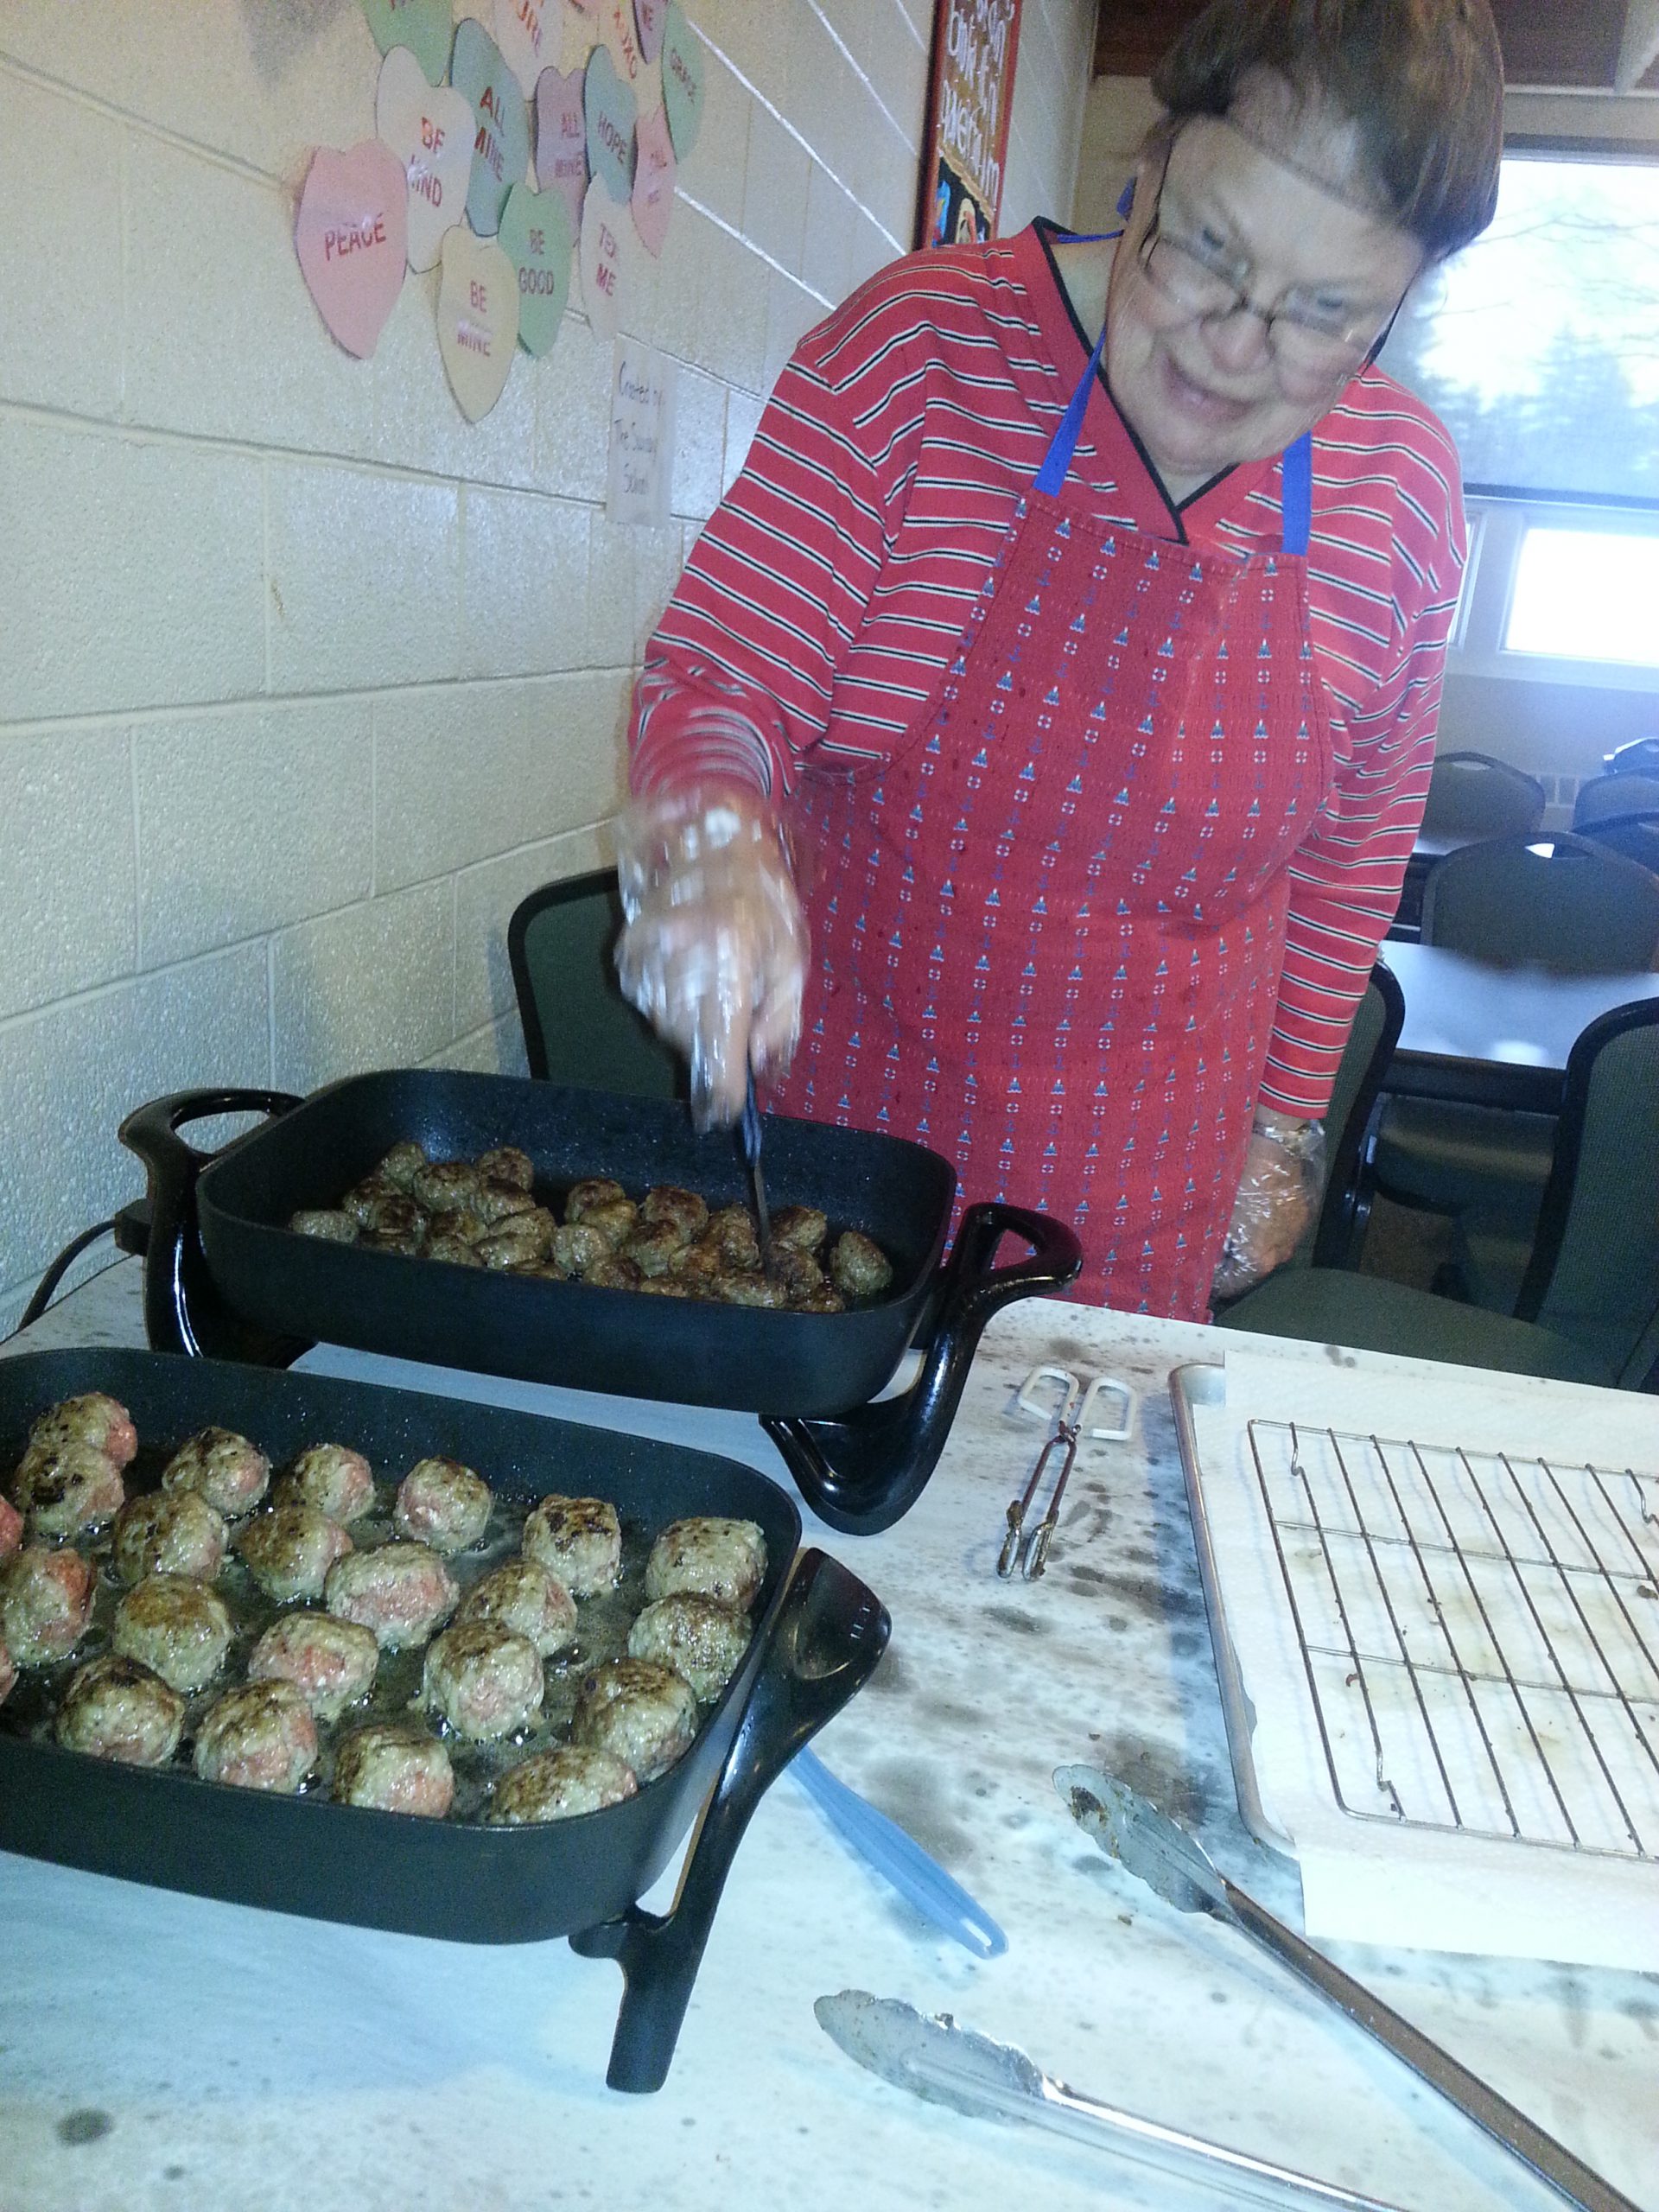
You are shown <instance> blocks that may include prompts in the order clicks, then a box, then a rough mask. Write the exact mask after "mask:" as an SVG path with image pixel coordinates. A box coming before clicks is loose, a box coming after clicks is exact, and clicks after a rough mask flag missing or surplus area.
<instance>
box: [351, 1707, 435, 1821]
mask: <svg viewBox="0 0 1659 2212" xmlns="http://www.w3.org/2000/svg"><path fill="white" fill-rule="evenodd" d="M332 1794H333V1796H334V1801H335V1802H336V1803H337V1804H341V1805H366V1806H369V1807H371V1808H372V1809H373V1810H374V1811H376V1812H379V1813H419V1814H423V1815H425V1816H426V1817H427V1818H428V1819H429V1820H434V1821H441V1820H442V1818H443V1816H444V1815H445V1814H446V1813H447V1812H448V1810H449V1808H450V1806H451V1805H452V1804H453V1803H454V1798H455V1774H454V1768H453V1767H452V1766H451V1765H450V1764H449V1754H448V1751H445V1749H444V1747H443V1745H442V1744H441V1743H439V1741H438V1739H437V1738H436V1737H435V1736H428V1735H426V1734H425V1733H423V1731H422V1730H420V1729H418V1728H409V1727H402V1726H398V1725H397V1723H396V1722H388V1721H374V1722H372V1723H371V1724H370V1726H368V1727H366V1728H359V1729H358V1730H357V1731H356V1732H355V1733H354V1734H353V1735H350V1736H347V1737H346V1740H345V1742H344V1743H343V1744H341V1745H340V1749H339V1751H337V1752H336V1753H335V1754H334V1783H333V1785H332Z"/></svg>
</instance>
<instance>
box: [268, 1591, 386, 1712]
mask: <svg viewBox="0 0 1659 2212" xmlns="http://www.w3.org/2000/svg"><path fill="white" fill-rule="evenodd" d="M379 1662H380V1647H379V1645H378V1643H376V1642H375V1640H374V1637H373V1634H372V1631H371V1630H368V1629H366V1628H364V1627H363V1626H362V1625H361V1624H359V1622H357V1621H342V1620H337V1619H336V1618H335V1617H334V1614H333V1613H309V1612H307V1613H285V1614H284V1615H283V1618H282V1619H281V1620H279V1621H273V1622H272V1623H271V1624H270V1627H269V1628H268V1629H267V1630H265V1632H264V1635H263V1636H262V1637H260V1639H259V1641H258V1643H256V1644H255V1645H254V1647H253V1649H252V1651H251V1653H250V1654H249V1656H248V1680H249V1681H251V1682H293V1683H294V1684H295V1685H296V1687H297V1688H300V1689H302V1690H303V1691H304V1693H305V1696H306V1700H307V1702H308V1704H309V1706H310V1707H311V1710H312V1712H313V1713H315V1714H316V1716H317V1718H318V1719H319V1720H338V1719H339V1718H340V1714H341V1713H343V1712H344V1711H345V1710H346V1707H347V1706H348V1705H355V1704H356V1703H357V1700H359V1698H360V1697H366V1696H367V1695H368V1693H369V1690H370V1688H371V1686H372V1683H373V1681H374V1672H375V1669H376V1668H377V1667H378V1664H379Z"/></svg>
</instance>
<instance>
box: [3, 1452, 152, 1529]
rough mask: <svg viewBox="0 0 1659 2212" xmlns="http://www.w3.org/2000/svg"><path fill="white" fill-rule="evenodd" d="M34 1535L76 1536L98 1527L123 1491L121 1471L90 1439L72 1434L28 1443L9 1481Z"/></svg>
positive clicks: (119, 1502) (114, 1508) (111, 1513)
mask: <svg viewBox="0 0 1659 2212" xmlns="http://www.w3.org/2000/svg"><path fill="white" fill-rule="evenodd" d="M11 1494H12V1496H13V1497H15V1498H16V1501H17V1503H18V1504H19V1505H20V1506H21V1507H22V1513H23V1518H24V1519H25V1520H26V1521H27V1522H28V1523H29V1534H30V1535H34V1536H78V1535H79V1534H80V1533H81V1531H82V1530H83V1529H101V1528H102V1527H103V1526H104V1523H105V1522H106V1521H112V1520H113V1519H114V1518H115V1516H116V1515H117V1514H118V1512H119V1511H120V1510H121V1507H122V1504H123V1503H124V1500H125V1498H126V1495H127V1491H126V1485H125V1484H124V1482H123V1481H122V1479H121V1470H120V1468H119V1467H118V1466H117V1465H116V1464H115V1462H114V1460H113V1459H107V1458H106V1457H105V1454H104V1453H103V1452H99V1451H98V1450H96V1449H95V1448H94V1446H92V1445H90V1444H78V1443H76V1442H75V1441H74V1440H73V1438H71V1439H69V1440H66V1441H64V1442H62V1443H59V1444H31V1445H30V1446H29V1449H28V1451H27V1452H25V1453H24V1454H23V1458H22V1465H20V1466H19V1467H18V1470H17V1472H16V1476H15V1477H14V1478H13V1481H12V1485H11Z"/></svg>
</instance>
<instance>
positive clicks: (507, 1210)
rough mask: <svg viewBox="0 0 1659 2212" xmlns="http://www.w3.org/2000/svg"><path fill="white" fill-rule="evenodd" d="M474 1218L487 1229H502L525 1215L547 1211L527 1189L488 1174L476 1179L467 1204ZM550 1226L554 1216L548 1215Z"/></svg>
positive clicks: (520, 1219)
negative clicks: (475, 1184) (469, 1204)
mask: <svg viewBox="0 0 1659 2212" xmlns="http://www.w3.org/2000/svg"><path fill="white" fill-rule="evenodd" d="M469 1210H470V1211H471V1213H472V1216H473V1218H474V1220H475V1221H477V1222H479V1223H480V1224H482V1225H483V1226H484V1227H485V1228H486V1229H505V1228H506V1226H507V1225H508V1224H509V1223H510V1222H517V1221H522V1220H523V1219H524V1217H525V1215H526V1214H540V1213H546V1212H547V1209H546V1208H545V1207H544V1206H538V1205H537V1203H536V1200H535V1198H534V1197H533V1196H532V1195H531V1192H529V1191H528V1190H521V1189H520V1188H519V1186H518V1184H517V1183H497V1182H493V1181H492V1180H491V1179H489V1178H488V1177H487V1176H481V1177H480V1179H479V1185H478V1188H477V1190H476V1191H474V1193H473V1198H472V1205H471V1207H470V1209H469ZM547 1218H548V1222H549V1224H551V1223H552V1219H553V1217H552V1215H551V1214H548V1215H547Z"/></svg>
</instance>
